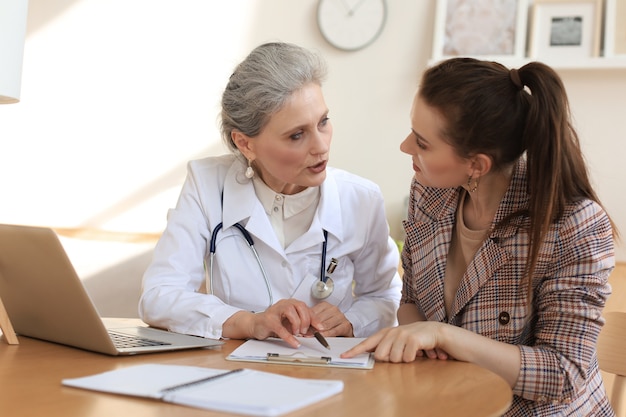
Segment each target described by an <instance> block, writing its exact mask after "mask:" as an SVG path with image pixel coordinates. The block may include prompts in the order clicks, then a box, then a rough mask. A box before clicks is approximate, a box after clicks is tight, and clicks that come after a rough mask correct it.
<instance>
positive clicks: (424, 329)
mask: <svg viewBox="0 0 626 417" xmlns="http://www.w3.org/2000/svg"><path fill="white" fill-rule="evenodd" d="M442 326H446V325H445V324H442V323H438V322H433V321H419V322H415V323H411V324H405V325H401V326H397V327H388V328H386V329H382V330H380V331H379V332H378V333H375V334H374V335H372V336H370V337H368V338H367V339H365V340H364V341H362V342H361V343H359V344H358V345H356V346H355V347H353V348H352V349H350V350H348V351H346V352H344V353H343V354H341V357H342V358H351V357H354V356H356V355H359V354H361V353H364V352H374V358H375V359H376V360H378V361H383V362H413V361H414V360H415V359H416V358H417V357H420V356H424V355H426V356H427V357H429V358H431V359H448V358H449V357H450V356H449V355H448V354H447V353H446V352H445V350H444V349H443V348H442V347H441V345H442V341H441V332H440V330H441V328H442Z"/></svg>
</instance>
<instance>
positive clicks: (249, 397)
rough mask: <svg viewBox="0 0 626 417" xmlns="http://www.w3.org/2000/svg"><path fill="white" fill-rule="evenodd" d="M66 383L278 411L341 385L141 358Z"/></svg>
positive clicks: (193, 403)
mask: <svg viewBox="0 0 626 417" xmlns="http://www.w3.org/2000/svg"><path fill="white" fill-rule="evenodd" d="M62 384H63V385H65V386H68V387H74V388H82V389H86V390H92V391H101V392H106V393H110V394H122V395H128V396H135V397H144V398H152V399H156V400H161V401H164V402H168V403H173V404H178V405H184V406H189V407H194V408H202V409H206V410H214V411H222V412H229V413H236V414H244V415H250V416H262V417H263V416H269V417H271V416H279V415H282V414H285V413H288V412H291V411H294V410H297V409H299V408H303V407H306V406H308V405H311V404H315V403H317V402H319V401H321V400H324V399H326V398H328V397H331V396H333V395H335V394H338V393H340V392H342V391H343V381H339V380H322V379H305V378H294V377H289V376H285V375H279V374H274V373H270V372H262V371H256V370H253V369H235V370H232V371H227V370H224V369H210V368H202V367H199V366H185V365H163V364H145V365H135V366H129V367H126V368H121V369H117V370H114V371H108V372H104V373H100V374H96V375H92V376H86V377H82V378H71V379H64V380H63V381H62Z"/></svg>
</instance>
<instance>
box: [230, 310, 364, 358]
mask: <svg viewBox="0 0 626 417" xmlns="http://www.w3.org/2000/svg"><path fill="white" fill-rule="evenodd" d="M316 331H319V333H321V334H323V335H325V336H352V324H351V323H350V322H349V321H348V319H347V318H346V317H345V316H344V314H343V313H342V312H341V311H340V310H339V309H338V308H337V307H336V306H334V305H332V304H329V303H327V302H321V303H319V304H317V305H315V306H314V307H308V306H307V305H306V303H304V302H302V301H299V300H296V299H293V298H291V299H283V300H279V301H277V302H276V303H275V304H273V305H272V306H270V307H269V308H268V309H267V310H265V311H264V312H261V313H252V312H249V311H240V312H238V313H235V314H233V315H232V316H231V317H230V318H229V319H228V320H226V322H224V327H223V329H222V334H223V336H224V337H228V338H231V339H247V338H253V339H259V340H263V339H267V338H268V337H279V338H281V339H283V340H284V341H285V342H287V343H288V344H289V345H290V346H292V347H294V348H297V347H299V346H300V343H299V342H298V340H297V339H296V338H295V337H294V336H308V337H312V336H313V335H314V333H315V332H316Z"/></svg>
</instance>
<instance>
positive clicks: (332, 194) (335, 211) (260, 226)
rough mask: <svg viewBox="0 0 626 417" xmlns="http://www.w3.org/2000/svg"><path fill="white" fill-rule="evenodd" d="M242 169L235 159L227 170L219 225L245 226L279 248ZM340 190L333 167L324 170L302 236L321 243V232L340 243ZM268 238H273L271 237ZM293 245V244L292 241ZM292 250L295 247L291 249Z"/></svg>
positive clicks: (265, 215) (250, 183) (341, 232)
mask: <svg viewBox="0 0 626 417" xmlns="http://www.w3.org/2000/svg"><path fill="white" fill-rule="evenodd" d="M245 168H246V167H245V166H244V165H243V164H242V163H241V162H240V161H238V160H236V161H235V162H234V163H233V164H232V165H231V166H230V168H229V170H228V173H227V174H226V177H225V178H224V192H223V205H222V207H223V210H222V223H223V227H224V228H225V229H226V228H228V227H230V226H232V225H234V224H235V223H237V222H240V223H241V224H243V225H245V227H246V229H247V230H248V231H249V232H250V233H251V234H253V235H255V236H259V237H262V238H263V237H265V238H264V240H265V241H266V242H268V243H270V244H271V245H272V246H274V245H275V244H276V245H278V239H277V238H276V234H275V233H274V230H273V229H272V225H271V223H270V221H269V219H268V218H267V214H266V213H265V210H264V209H263V205H262V204H261V202H260V201H259V199H258V198H257V196H256V193H255V192H254V186H253V184H252V181H250V180H248V179H247V178H245V176H244V170H245ZM339 197H340V196H339V187H338V185H337V182H336V181H335V178H334V175H333V168H330V167H329V168H327V169H326V179H325V180H324V182H323V183H322V185H321V187H320V201H319V205H318V207H317V210H316V214H315V217H314V218H313V223H312V224H311V228H310V229H309V231H308V232H307V233H305V236H307V235H310V236H308V239H306V241H308V243H309V244H310V243H311V240H310V239H313V240H314V241H319V242H322V241H323V240H324V235H323V233H322V229H324V230H327V231H328V233H329V234H332V235H334V236H335V237H336V238H337V239H339V240H340V241H342V240H343V239H344V233H343V225H342V211H341V204H340V198H339ZM269 236H273V240H275V241H276V242H273V241H272V238H270V237H269ZM294 243H295V242H294ZM293 249H295V248H293Z"/></svg>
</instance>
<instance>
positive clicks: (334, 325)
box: [311, 301, 354, 337]
mask: <svg viewBox="0 0 626 417" xmlns="http://www.w3.org/2000/svg"><path fill="white" fill-rule="evenodd" d="M311 310H312V311H313V313H314V314H315V316H316V317H317V318H318V319H319V320H320V321H321V322H322V324H323V325H324V331H323V332H321V333H322V334H323V335H324V336H327V337H332V336H345V337H352V336H354V332H353V330H352V323H350V321H348V319H347V318H346V316H345V315H344V314H343V313H342V312H341V310H339V308H338V307H337V306H336V305H333V304H329V303H327V302H326V301H322V302H321V303H319V304H316V305H314V306H313V307H311Z"/></svg>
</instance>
